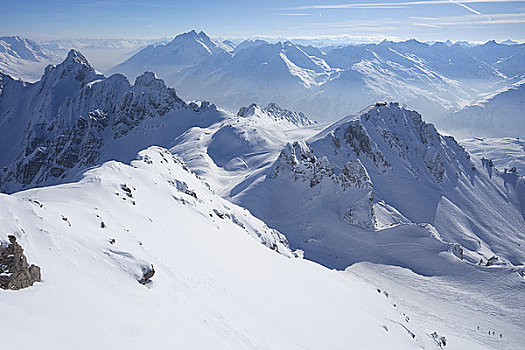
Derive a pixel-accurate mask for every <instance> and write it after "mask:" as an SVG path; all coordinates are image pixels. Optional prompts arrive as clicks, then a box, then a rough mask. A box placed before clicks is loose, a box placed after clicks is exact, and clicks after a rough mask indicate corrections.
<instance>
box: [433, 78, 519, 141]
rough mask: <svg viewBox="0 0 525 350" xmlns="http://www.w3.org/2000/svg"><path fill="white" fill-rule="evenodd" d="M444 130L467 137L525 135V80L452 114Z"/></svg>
mask: <svg viewBox="0 0 525 350" xmlns="http://www.w3.org/2000/svg"><path fill="white" fill-rule="evenodd" d="M442 127H443V128H444V129H445V130H447V131H448V132H451V133H453V134H454V135H460V136H463V137H472V136H481V137H483V136H492V137H503V136H514V137H516V136H520V135H524V134H525V78H524V77H521V79H520V80H519V81H518V82H516V83H514V84H512V85H511V86H510V87H505V88H503V89H500V90H498V91H496V92H495V93H491V94H489V95H485V96H483V97H482V98H480V99H479V100H477V101H476V102H474V103H472V104H470V105H468V106H466V107H465V108H463V109H461V110H459V111H457V112H455V113H453V114H451V115H450V116H448V117H447V119H445V121H444V122H443V124H442Z"/></svg>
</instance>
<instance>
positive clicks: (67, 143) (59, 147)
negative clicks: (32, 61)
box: [0, 50, 223, 192]
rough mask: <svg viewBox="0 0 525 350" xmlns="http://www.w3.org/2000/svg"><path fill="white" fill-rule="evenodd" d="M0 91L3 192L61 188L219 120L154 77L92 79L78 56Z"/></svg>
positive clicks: (5, 82)
mask: <svg viewBox="0 0 525 350" xmlns="http://www.w3.org/2000/svg"><path fill="white" fill-rule="evenodd" d="M0 89H1V97H2V98H1V99H0V115H2V116H3V117H5V119H3V120H5V123H6V124H4V125H5V127H6V128H9V130H10V132H9V133H8V134H7V135H5V137H2V138H0V149H4V150H6V151H5V152H4V153H2V154H0V166H1V168H0V169H2V171H0V189H1V190H2V191H5V192H12V191H16V190H19V189H22V188H27V187H31V186H36V185H38V184H43V183H46V184H49V183H59V182H64V181H67V179H70V178H74V176H75V175H76V174H77V173H79V171H80V170H82V169H85V168H87V167H89V166H93V165H96V164H98V163H99V162H101V161H104V160H108V159H119V160H129V158H130V157H131V156H132V155H133V153H134V152H137V151H138V150H139V149H142V148H144V147H147V146H150V145H152V144H160V145H163V144H164V145H167V146H169V142H171V141H172V140H173V138H175V137H177V136H178V135H179V134H180V133H182V132H183V131H185V130H186V129H187V128H188V127H191V126H208V125H210V124H211V123H214V122H217V121H219V120H221V119H222V118H223V114H222V113H221V112H219V111H218V110H217V109H216V108H215V107H214V106H213V105H211V104H206V103H201V105H197V104H195V103H193V104H191V103H190V104H187V103H186V102H184V101H183V100H182V99H180V98H179V97H178V96H177V94H176V92H175V90H174V89H172V88H168V87H167V86H166V84H165V83H164V81H163V80H161V79H158V78H157V77H156V75H155V74H154V73H152V72H145V73H142V74H141V75H139V76H138V77H137V78H136V80H135V84H134V85H130V83H129V81H128V80H127V78H126V77H124V76H123V75H121V74H115V75H113V76H111V77H109V78H106V77H104V76H103V75H101V74H97V73H96V72H95V71H94V69H93V68H92V67H91V66H90V64H89V62H88V61H87V59H86V58H85V57H84V56H83V55H82V54H81V53H80V52H79V51H76V50H71V51H70V52H69V54H68V55H67V57H66V59H65V60H64V61H63V62H62V63H60V64H58V65H56V66H53V65H51V66H49V67H48V68H47V69H46V71H45V74H44V76H43V77H42V79H41V80H40V81H38V82H36V83H35V84H31V85H24V84H22V83H18V84H17V82H16V81H11V80H9V79H4V78H2V79H1V80H0ZM197 113H199V118H192V116H193V115H196V114H197ZM123 139H126V141H123Z"/></svg>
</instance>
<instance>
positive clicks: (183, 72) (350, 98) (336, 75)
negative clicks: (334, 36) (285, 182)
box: [111, 31, 525, 126]
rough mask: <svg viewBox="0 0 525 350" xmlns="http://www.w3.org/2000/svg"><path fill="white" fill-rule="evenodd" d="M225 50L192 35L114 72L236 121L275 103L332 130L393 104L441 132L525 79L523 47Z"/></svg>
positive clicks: (410, 44) (284, 45)
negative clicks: (144, 77) (156, 80)
mask: <svg viewBox="0 0 525 350" xmlns="http://www.w3.org/2000/svg"><path fill="white" fill-rule="evenodd" d="M201 36H203V37H204V36H205V38H208V39H206V40H204V39H202V38H201ZM223 45H224V44H223V43H222V42H220V41H214V40H212V39H209V37H208V36H207V35H205V34H204V33H203V32H200V33H199V34H197V32H195V31H191V32H188V33H184V34H180V35H178V36H177V37H176V38H175V39H174V40H173V41H172V42H171V43H170V44H167V45H164V46H163V45H160V46H156V47H149V48H146V49H144V50H143V51H141V52H139V53H138V54H137V55H135V56H134V57H132V58H130V59H129V60H127V61H126V62H124V63H122V64H120V65H118V66H116V67H114V68H113V69H112V70H111V72H120V73H123V74H125V75H127V76H128V77H130V78H134V76H136V75H137V74H139V73H141V72H142V71H143V70H145V69H147V70H152V71H154V72H156V73H157V74H158V75H159V77H161V78H163V79H165V80H166V82H167V84H168V85H169V86H174V87H176V88H177V89H178V91H179V93H180V95H181V96H182V97H183V98H185V99H203V98H204V99H208V100H211V101H214V103H216V104H217V105H218V106H220V107H222V108H225V109H227V110H230V111H236V110H238V109H239V108H240V107H241V106H246V105H249V104H251V103H256V104H259V105H266V104H268V103H270V102H276V103H278V104H279V105H282V106H285V107H287V108H291V109H294V110H301V111H303V112H304V113H306V114H307V115H309V116H310V117H311V118H313V119H316V120H320V121H323V122H326V121H333V120H335V119H337V118H339V117H341V116H344V115H348V114H349V113H355V112H358V111H359V110H361V109H362V108H363V106H365V105H368V104H372V103H375V102H376V101H385V100H387V101H398V102H400V103H402V104H403V103H406V104H407V105H408V106H409V107H410V108H414V109H417V110H418V111H420V112H421V113H423V114H424V115H425V116H427V118H428V119H429V120H431V121H434V122H436V123H438V126H439V122H441V120H442V119H443V118H444V117H445V115H447V114H449V113H451V112H453V111H456V110H459V109H460V108H463V107H465V106H467V105H469V104H471V103H472V102H473V101H475V100H476V99H478V98H479V97H480V96H482V95H485V94H490V93H494V92H496V91H497V90H498V89H499V88H500V87H509V86H510V85H511V84H512V82H511V81H512V79H514V77H515V76H518V75H522V74H524V73H525V71H524V70H523V67H524V65H523V63H524V62H525V61H524V60H525V45H523V44H519V45H503V44H497V43H487V44H483V45H462V44H461V43H459V44H458V43H456V44H452V45H447V44H444V43H434V44H432V45H429V44H426V43H422V42H418V41H416V40H407V41H404V42H391V41H384V42H382V43H380V44H361V45H345V46H331V47H326V48H323V50H321V49H319V48H316V47H313V46H304V45H301V44H298V43H297V42H290V41H282V42H277V43H275V42H268V41H264V40H246V41H244V42H241V43H239V45H238V46H237V47H236V48H235V49H234V50H232V49H231V46H228V47H224V46H223ZM203 48H204V50H203ZM200 50H202V52H200ZM500 84H501V86H500V87H498V86H499V85H500ZM514 110H515V111H518V109H514Z"/></svg>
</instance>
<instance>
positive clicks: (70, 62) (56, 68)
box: [41, 49, 103, 85]
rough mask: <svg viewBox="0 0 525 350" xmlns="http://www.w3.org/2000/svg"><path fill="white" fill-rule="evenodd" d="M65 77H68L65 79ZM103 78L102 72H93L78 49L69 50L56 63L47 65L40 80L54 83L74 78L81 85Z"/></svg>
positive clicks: (45, 82)
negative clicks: (62, 59) (61, 59)
mask: <svg viewBox="0 0 525 350" xmlns="http://www.w3.org/2000/svg"><path fill="white" fill-rule="evenodd" d="M66 77H69V78H67V79H66ZM101 78H103V75H102V74H98V73H97V72H95V69H94V68H93V67H92V66H91V65H90V64H89V62H88V60H87V59H86V57H85V56H84V55H82V53H80V51H77V50H73V49H72V50H70V51H69V53H68V54H67V57H66V58H65V59H64V61H62V62H61V63H59V64H57V65H49V66H47V67H46V69H45V71H44V75H43V76H42V79H41V81H42V82H44V84H47V85H48V84H52V85H54V84H55V83H57V82H59V81H60V82H62V83H63V84H64V83H65V81H66V80H68V79H69V80H70V82H73V80H75V81H76V82H77V83H80V84H81V85H84V84H87V83H88V82H90V81H94V80H96V79H101Z"/></svg>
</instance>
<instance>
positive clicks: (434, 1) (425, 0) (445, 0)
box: [291, 0, 525, 13]
mask: <svg viewBox="0 0 525 350" xmlns="http://www.w3.org/2000/svg"><path fill="white" fill-rule="evenodd" d="M510 2H525V0H462V1H451V0H422V1H402V2H377V3H357V4H333V5H308V6H298V7H293V8H291V9H296V10H308V9H311V10H313V9H352V8H398V7H399V6H421V5H442V4H451V3H455V4H456V5H459V4H476V3H510ZM460 6H461V5H460ZM465 8H467V9H468V10H469V11H471V12H472V11H476V10H472V9H470V8H469V7H468V6H467V7H465ZM474 13H475V12H474Z"/></svg>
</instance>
